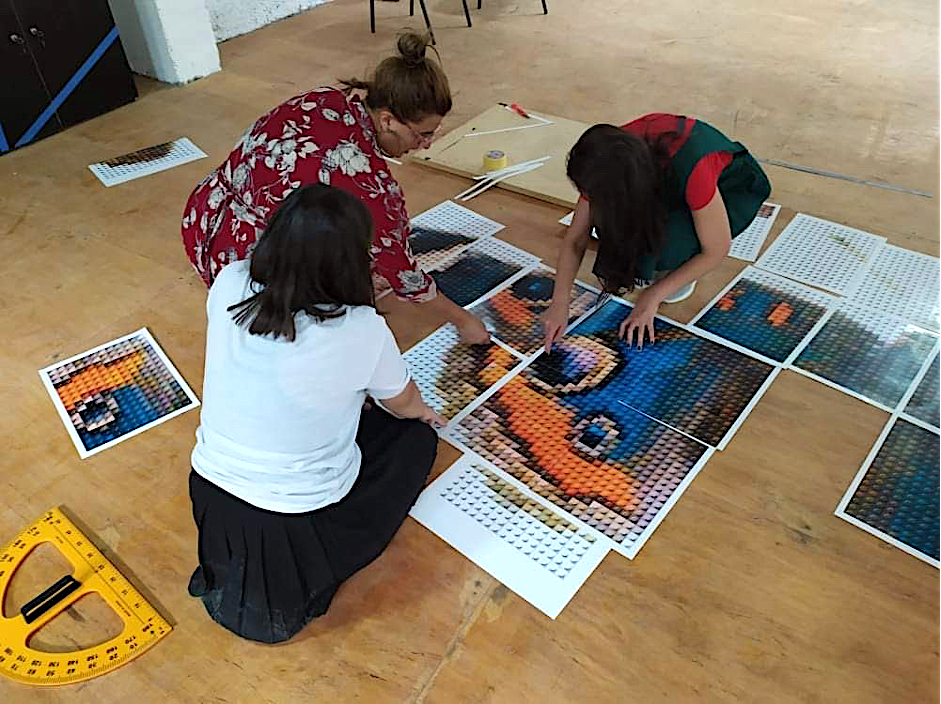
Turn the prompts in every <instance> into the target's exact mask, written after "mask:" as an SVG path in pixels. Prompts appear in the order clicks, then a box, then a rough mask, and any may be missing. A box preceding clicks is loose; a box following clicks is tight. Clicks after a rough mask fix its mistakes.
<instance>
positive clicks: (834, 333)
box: [793, 307, 937, 409]
mask: <svg viewBox="0 0 941 704" xmlns="http://www.w3.org/2000/svg"><path fill="white" fill-rule="evenodd" d="M936 340H937V337H936V336H935V335H933V334H932V333H930V332H928V331H926V330H922V329H920V328H917V327H915V326H913V325H911V324H910V323H907V322H905V321H904V320H902V319H900V318H894V317H891V316H885V315H880V314H879V313H876V312H872V311H870V310H868V309H864V308H856V307H845V308H843V309H841V310H837V311H834V312H833V315H832V317H831V318H829V320H827V322H826V323H825V324H824V326H823V327H822V328H820V330H819V331H818V332H817V334H816V335H814V337H813V338H812V339H811V340H810V342H809V343H808V344H807V346H806V347H805V348H804V349H803V350H801V352H800V354H798V355H797V358H796V359H795V360H794V363H793V366H794V367H796V368H797V369H800V370H803V371H805V372H808V373H810V374H812V375H814V376H817V377H819V378H821V379H824V380H826V381H829V382H831V383H832V384H834V385H836V386H838V387H840V388H841V389H849V390H850V391H852V392H855V393H857V394H859V395H860V396H862V397H864V398H866V399H869V400H871V401H875V402H877V403H880V404H882V405H883V406H885V407H887V408H889V409H894V408H895V407H896V406H897V405H898V403H899V402H900V401H901V400H902V396H904V395H905V392H906V391H907V390H908V387H909V385H910V384H911V383H912V382H913V381H914V380H915V377H916V376H917V375H918V372H919V370H920V369H921V366H922V364H924V363H925V361H926V360H927V359H928V356H929V355H930V354H931V351H932V349H933V348H934V345H935V342H936Z"/></svg>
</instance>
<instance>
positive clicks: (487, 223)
mask: <svg viewBox="0 0 941 704" xmlns="http://www.w3.org/2000/svg"><path fill="white" fill-rule="evenodd" d="M411 225H412V227H413V228H421V229H425V230H438V231H440V232H450V233H451V234H453V235H460V236H462V237H470V238H472V239H478V238H480V237H490V235H495V234H496V233H498V232H499V231H500V230H502V229H503V227H504V226H503V225H501V224H500V223H498V222H496V221H495V220H491V219H490V218H485V217H484V216H483V215H479V214H478V213H475V212H474V211H473V210H471V209H470V208H465V207H464V206H463V205H458V204H457V203H454V202H453V201H450V200H446V201H444V202H443V203H439V204H438V205H436V206H435V207H434V208H429V209H428V210H426V211H425V212H423V213H419V214H418V215H416V216H415V217H414V218H412V220H411Z"/></svg>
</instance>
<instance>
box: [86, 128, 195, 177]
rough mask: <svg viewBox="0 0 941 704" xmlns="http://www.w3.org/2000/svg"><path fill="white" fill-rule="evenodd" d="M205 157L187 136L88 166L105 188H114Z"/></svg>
mask: <svg viewBox="0 0 941 704" xmlns="http://www.w3.org/2000/svg"><path fill="white" fill-rule="evenodd" d="M205 156H206V154H205V153H204V152H203V151H202V150H201V149H200V148H199V147H197V146H196V145H195V144H193V143H192V142H191V141H190V140H189V139H187V138H186V137H181V138H180V139H175V140H173V141H172V142H166V143H164V144H157V145H156V146H153V147H147V148H146V149H140V150H138V151H136V152H131V153H130V154H124V155H123V156H116V157H114V158H113V159H109V160H108V161H103V162H100V163H97V164H91V165H89V167H88V168H89V170H90V171H91V172H92V173H93V174H95V176H97V177H98V180H99V181H101V182H102V183H103V184H104V185H105V186H108V187H111V186H116V185H118V184H119V183H124V182H125V181H132V180H134V179H135V178H140V177H141V176H148V175H150V174H155V173H158V172H160V171H165V170H166V169H172V168H173V167H174V166H180V165H181V164H188V163H189V162H191V161H196V160H197V159H203V158H205Z"/></svg>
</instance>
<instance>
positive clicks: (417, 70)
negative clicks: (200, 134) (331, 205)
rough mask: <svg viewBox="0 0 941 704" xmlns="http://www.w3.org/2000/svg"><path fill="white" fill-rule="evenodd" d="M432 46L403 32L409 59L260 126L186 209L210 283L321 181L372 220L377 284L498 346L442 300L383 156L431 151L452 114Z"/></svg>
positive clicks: (190, 251) (308, 98) (402, 49)
mask: <svg viewBox="0 0 941 704" xmlns="http://www.w3.org/2000/svg"><path fill="white" fill-rule="evenodd" d="M427 45H428V39H427V38H426V37H422V36H419V35H417V34H411V33H406V34H403V35H402V36H401V37H399V41H398V50H399V55H398V56H393V57H389V58H387V59H385V60H384V61H382V62H381V63H380V64H379V66H378V67H377V69H376V71H375V74H374V75H373V77H372V79H371V80H369V81H359V80H355V79H351V80H347V81H343V86H344V88H343V89H342V90H341V89H337V88H316V89H314V90H312V91H310V92H308V93H304V94H302V95H298V96H296V97H294V98H291V99H290V100H288V101H287V102H286V103H284V104H282V105H279V106H278V107H276V108H274V109H273V110H271V111H270V112H269V113H268V114H267V115H264V116H263V117H261V118H259V119H258V120H257V121H256V122H255V124H254V125H252V127H251V128H250V129H249V130H248V132H246V133H245V135H243V136H242V138H241V139H240V140H239V142H238V143H237V144H236V146H235V149H234V150H233V151H232V153H231V154H229V157H228V158H227V159H226V160H225V162H223V163H222V165H221V166H219V168H217V169H216V170H215V171H213V172H212V173H211V174H209V176H207V177H206V178H205V179H203V181H202V183H200V184H199V185H198V186H197V187H196V190H194V191H193V193H192V195H191V196H190V198H189V200H188V201H187V203H186V209H185V210H184V212H183V228H182V230H183V244H184V246H185V247H186V253H187V255H188V256H189V258H190V261H191V262H192V263H193V266H194V267H195V268H196V271H197V272H198V273H199V275H200V276H201V277H202V278H203V281H205V282H206V285H207V286H209V285H212V282H213V280H214V279H215V277H216V275H217V274H218V273H219V271H221V269H222V268H223V267H224V266H225V265H226V264H229V263H230V262H233V261H237V260H241V259H245V258H246V257H247V256H248V255H249V254H251V251H252V249H253V248H254V246H255V242H256V240H257V238H258V236H259V235H260V234H261V233H262V232H263V231H264V229H265V226H266V224H267V223H268V220H269V219H270V218H271V216H272V215H273V214H274V211H275V210H277V208H278V206H279V205H280V204H281V202H282V201H283V200H284V199H285V198H286V197H287V196H288V195H289V194H290V193H291V192H292V191H294V190H295V189H297V188H300V187H301V186H303V185H306V184H309V183H317V182H320V183H324V184H327V185H330V186H335V187H337V188H341V189H343V190H344V191H346V192H348V193H351V194H353V195H355V196H356V197H358V198H359V199H360V200H361V201H362V202H363V203H364V204H365V205H366V207H367V208H368V209H369V212H370V213H371V214H372V219H373V223H374V228H375V230H374V236H373V243H372V249H371V254H372V260H373V277H374V280H375V282H376V284H377V286H381V287H389V286H390V287H391V288H392V290H393V291H394V292H395V294H396V295H397V296H398V297H399V298H403V299H406V300H409V301H413V302H415V303H418V304H419V305H421V306H422V307H423V308H426V309H430V311H429V312H432V313H437V314H439V315H444V316H445V317H447V318H448V320H450V321H451V322H453V323H454V324H455V325H456V326H457V328H458V329H459V330H460V332H461V336H462V337H463V338H464V340H465V341H467V342H472V343H483V342H487V341H489V339H490V336H489V334H488V333H487V330H486V328H484V326H483V323H481V321H480V319H479V318H477V317H476V316H475V315H473V314H472V313H469V312H468V311H466V310H464V309H463V308H461V307H460V306H458V305H456V304H455V303H454V302H452V301H451V300H449V299H448V298H447V297H446V296H445V295H444V294H443V293H439V292H438V291H437V289H436V288H435V282H434V279H432V278H431V277H430V276H428V274H426V273H425V272H424V271H422V270H421V268H420V267H419V266H418V264H417V263H416V261H415V258H414V257H413V256H412V252H411V249H410V248H409V245H408V235H409V224H408V213H407V212H406V210H405V198H404V196H403V194H402V189H401V188H400V187H399V184H398V183H397V182H396V180H395V178H394V177H393V176H392V174H391V172H390V171H389V168H388V166H387V164H386V161H385V159H384V158H383V155H387V156H392V157H397V156H401V155H403V154H405V153H406V152H408V151H410V150H412V149H418V148H421V147H426V146H428V144H429V143H430V142H431V140H432V139H433V137H434V135H435V132H436V131H437V129H438V126H439V125H440V124H441V120H442V118H443V117H444V116H445V115H446V114H447V113H448V111H450V109H451V92H450V88H449V86H448V80H447V77H446V76H445V75H444V72H443V71H442V70H441V67H440V66H439V65H438V64H437V63H436V62H435V61H434V60H433V59H430V58H426V57H425V49H426V47H427ZM354 90H360V91H363V92H364V97H363V96H360V95H359V94H355V93H353V91H354Z"/></svg>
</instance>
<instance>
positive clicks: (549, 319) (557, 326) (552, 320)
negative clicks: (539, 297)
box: [542, 299, 569, 354]
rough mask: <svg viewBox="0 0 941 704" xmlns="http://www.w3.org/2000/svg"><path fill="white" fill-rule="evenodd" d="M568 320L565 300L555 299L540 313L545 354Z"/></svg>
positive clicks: (549, 350)
mask: <svg viewBox="0 0 941 704" xmlns="http://www.w3.org/2000/svg"><path fill="white" fill-rule="evenodd" d="M568 322H569V304H568V302H567V301H558V302H557V301H556V300H555V299H553V301H552V303H550V304H549V307H548V308H547V309H546V312H545V313H543V314H542V329H543V331H544V332H545V334H546V354H549V353H550V352H552V345H553V343H555V341H556V340H558V339H559V338H560V337H562V334H563V333H564V332H565V326H566V325H568Z"/></svg>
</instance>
